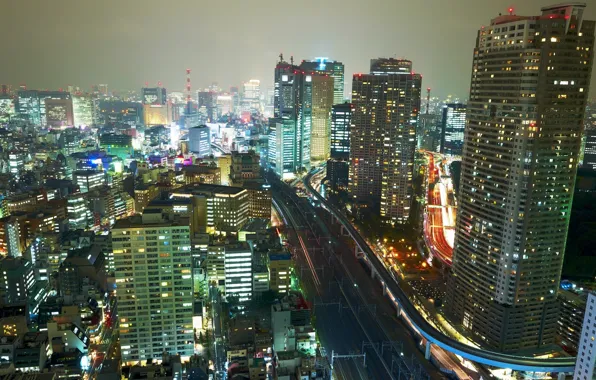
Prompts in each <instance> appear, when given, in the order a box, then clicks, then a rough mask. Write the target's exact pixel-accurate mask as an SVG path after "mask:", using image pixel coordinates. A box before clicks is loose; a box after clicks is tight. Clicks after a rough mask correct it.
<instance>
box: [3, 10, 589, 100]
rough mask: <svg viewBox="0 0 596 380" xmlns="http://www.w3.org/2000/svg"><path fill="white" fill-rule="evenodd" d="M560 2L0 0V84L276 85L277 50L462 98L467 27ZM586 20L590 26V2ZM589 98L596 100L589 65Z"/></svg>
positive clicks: (470, 38)
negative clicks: (388, 60)
mask: <svg viewBox="0 0 596 380" xmlns="http://www.w3.org/2000/svg"><path fill="white" fill-rule="evenodd" d="M557 2H559V1H558V0H550V1H549V0H518V1H517V4H516V3H512V2H511V1H510V0H407V1H404V0H383V1H382V0H366V1H362V0H303V1H285V0H278V1H269V0H235V1H226V0H170V1H165V0H160V1H157V0H101V1H88V0H53V1H48V0H21V1H11V0H2V3H3V4H2V7H1V8H2V10H1V13H2V17H1V19H2V24H1V25H2V30H3V31H4V33H3V38H2V43H1V46H2V50H1V56H2V57H1V58H0V83H8V84H13V85H18V84H22V83H26V84H27V86H28V87H29V88H50V89H56V88H59V87H66V86H67V85H68V84H71V85H77V86H81V87H82V88H83V89H89V88H90V86H91V85H92V84H97V83H107V84H108V86H109V88H110V89H138V88H140V87H142V86H143V85H144V83H145V82H149V83H150V84H152V85H155V84H156V83H157V82H158V81H162V82H163V85H164V86H165V87H166V88H168V91H180V90H182V89H183V88H184V84H185V69H186V68H191V69H192V83H193V90H196V89H198V88H199V87H205V86H207V85H209V84H211V83H212V82H217V83H218V84H219V85H220V86H221V87H222V88H224V89H227V88H229V86H234V85H239V84H240V83H242V82H243V81H246V80H248V79H251V78H255V79H260V80H261V81H262V85H263V86H267V85H270V84H271V83H272V82H273V68H274V66H275V63H276V60H277V59H278V58H277V57H278V55H279V53H280V52H283V53H284V56H285V57H286V59H289V57H290V55H294V57H295V58H296V60H297V61H298V62H299V61H300V60H302V59H307V58H314V57H320V56H324V57H330V58H333V59H336V60H339V61H342V62H343V63H344V64H345V65H346V78H347V80H346V84H347V86H348V87H350V84H351V80H350V76H351V74H353V73H357V72H367V71H368V65H369V60H370V58H373V57H391V56H393V57H405V58H409V59H411V60H412V61H413V62H414V69H415V71H416V72H420V73H422V75H423V86H424V87H429V86H430V87H432V88H433V94H435V95H439V96H446V95H448V94H453V95H456V96H460V97H462V98H467V94H468V90H469V85H470V70H471V63H472V51H473V48H474V43H475V39H476V31H477V30H478V29H479V27H480V26H482V25H487V24H488V23H489V22H490V19H491V18H493V17H495V16H497V15H498V14H499V12H502V13H506V12H507V8H508V7H510V6H512V7H514V8H515V13H516V14H520V15H537V14H539V13H540V7H542V6H546V5H551V4H554V3H557ZM588 3H592V4H591V5H589V6H588V8H587V9H586V12H585V13H584V14H585V18H586V19H591V20H594V19H596V3H594V2H592V1H588ZM593 74H594V75H593V76H592V87H591V92H590V95H591V97H592V98H594V97H596V70H593Z"/></svg>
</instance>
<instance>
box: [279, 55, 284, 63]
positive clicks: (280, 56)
mask: <svg viewBox="0 0 596 380" xmlns="http://www.w3.org/2000/svg"><path fill="white" fill-rule="evenodd" d="M283 61H284V53H279V63H282V62H283Z"/></svg>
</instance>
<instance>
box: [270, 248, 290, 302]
mask: <svg viewBox="0 0 596 380" xmlns="http://www.w3.org/2000/svg"><path fill="white" fill-rule="evenodd" d="M268 259H269V289H271V290H273V291H274V292H278V293H282V294H283V293H287V292H288V291H289V290H290V283H291V276H290V270H291V268H292V256H291V255H290V253H289V252H271V253H269V255H268Z"/></svg>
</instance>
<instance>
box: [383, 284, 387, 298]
mask: <svg viewBox="0 0 596 380" xmlns="http://www.w3.org/2000/svg"><path fill="white" fill-rule="evenodd" d="M383 295H384V296H386V295H387V284H385V283H383Z"/></svg>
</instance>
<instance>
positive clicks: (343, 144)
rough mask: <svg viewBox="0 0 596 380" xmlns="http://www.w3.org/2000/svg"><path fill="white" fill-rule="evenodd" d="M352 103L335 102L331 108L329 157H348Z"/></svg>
mask: <svg viewBox="0 0 596 380" xmlns="http://www.w3.org/2000/svg"><path fill="white" fill-rule="evenodd" d="M351 122H352V104H350V103H347V102H346V103H342V104H335V105H334V106H333V108H332V109H331V143H330V145H331V158H332V159H345V160H347V159H348V158H350V123H351Z"/></svg>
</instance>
